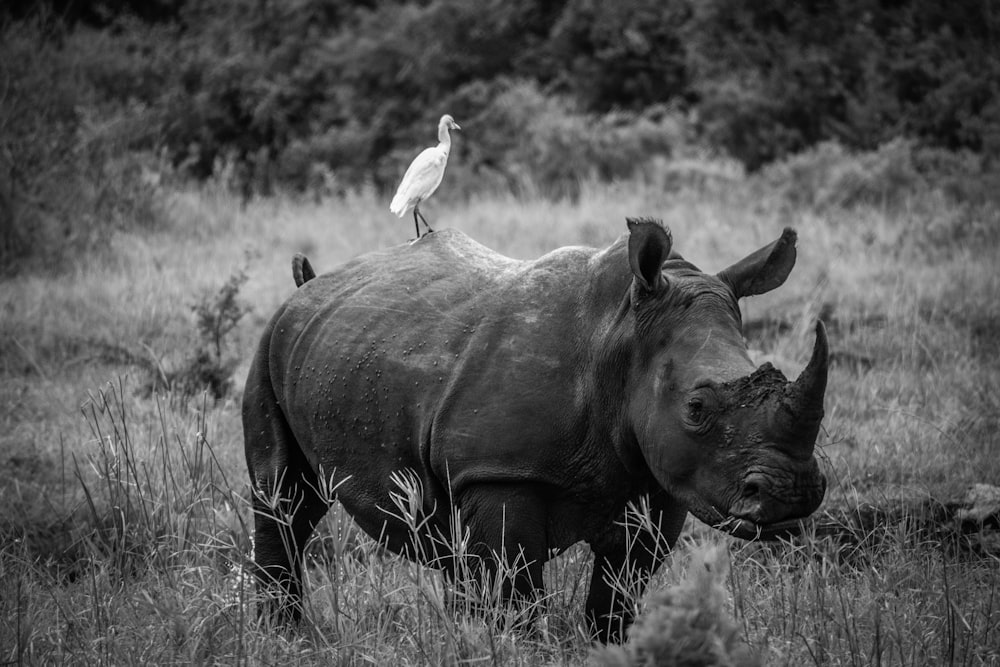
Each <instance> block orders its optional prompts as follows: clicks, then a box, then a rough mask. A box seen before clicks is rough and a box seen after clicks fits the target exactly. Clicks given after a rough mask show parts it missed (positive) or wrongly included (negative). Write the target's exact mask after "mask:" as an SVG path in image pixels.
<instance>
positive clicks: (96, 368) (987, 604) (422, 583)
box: [0, 172, 1000, 665]
mask: <svg viewBox="0 0 1000 667" xmlns="http://www.w3.org/2000/svg"><path fill="white" fill-rule="evenodd" d="M668 185H669V186H670V187H667V186H668ZM163 200H164V205H165V206H166V207H167V214H168V218H169V220H170V221H171V222H170V225H169V226H168V227H167V228H165V229H163V230H161V231H157V232H143V233H142V234H130V233H124V232H123V233H120V234H118V235H117V236H115V237H114V239H113V241H112V243H111V244H110V246H109V247H107V248H104V249H102V250H101V251H100V252H98V253H95V254H94V255H93V256H91V257H87V258H84V259H82V260H81V261H79V262H78V264H77V265H75V266H73V267H66V268H65V270H62V271H60V272H56V273H54V274H52V275H43V276H39V275H35V276H22V277H17V278H13V279H9V280H6V281H4V282H0V313H2V317H0V507H2V508H3V515H2V516H0V536H2V540H3V541H2V544H0V663H4V664H7V663H14V664H19V663H26V664H42V663H73V664H77V663H79V664H131V663H140V662H141V663H198V664H206V663H222V664H241V663H246V664H299V663H302V664H324V665H325V664H345V665H353V664H399V665H410V664H421V665H437V664H525V665H535V664H560V665H563V664H565V665H572V664H581V663H584V662H586V661H587V660H588V656H589V655H590V650H591V645H590V644H589V642H588V640H587V639H586V637H585V634H584V632H583V630H582V626H581V619H582V602H583V597H584V596H585V588H586V582H587V581H588V580H589V564H588V563H587V552H586V549H585V548H583V547H578V548H576V549H572V550H570V551H569V552H568V553H566V554H564V555H563V556H561V557H559V558H558V559H556V560H555V561H553V562H552V563H551V564H550V565H549V566H548V570H547V572H546V576H547V585H548V590H549V591H550V593H551V597H550V599H548V600H546V601H545V608H544V612H543V614H542V620H541V622H540V623H539V625H538V627H537V628H536V629H535V630H534V631H531V632H528V631H525V630H523V629H518V628H516V627H511V626H513V625H516V623H515V622H514V621H515V620H516V619H512V618H508V617H507V616H506V615H505V612H503V611H502V610H500V611H497V614H498V615H499V616H500V620H501V621H503V622H501V623H499V624H494V623H483V622H482V621H481V620H480V619H479V618H478V617H476V616H472V615H469V614H462V613H458V614H452V613H449V612H446V611H445V610H444V605H443V602H442V600H443V596H444V591H443V586H442V583H441V581H440V578H439V577H438V575H437V574H436V573H434V572H432V571H427V570H423V569H421V568H419V567H417V566H414V565H411V564H408V563H405V562H401V561H399V560H398V559H395V558H393V557H390V556H388V555H386V554H384V553H382V552H381V551H380V550H379V549H378V548H377V546H376V545H374V544H372V543H371V542H370V541H368V540H367V539H364V538H362V537H360V536H358V535H357V533H356V531H355V530H354V529H353V527H352V525H351V524H350V522H349V521H347V520H345V519H344V517H343V516H342V515H341V514H340V513H339V512H336V511H335V512H332V513H331V514H330V516H329V518H328V519H327V521H326V523H325V524H324V526H323V530H322V531H320V533H321V534H320V538H319V539H318V540H317V542H316V544H315V545H313V548H312V550H311V553H312V554H313V558H314V561H313V562H314V565H315V567H311V568H310V569H309V571H308V574H307V576H308V584H307V590H308V591H309V592H310V597H309V601H308V610H307V611H308V613H307V616H308V621H307V623H306V624H305V625H304V627H303V631H302V632H301V633H300V634H298V635H295V636H283V635H279V634H276V633H274V632H271V631H270V630H269V629H268V628H265V627H262V626H261V625H259V624H258V622H257V621H256V618H255V614H254V611H253V610H254V604H253V591H252V588H251V587H249V586H248V585H247V581H246V578H245V577H244V576H242V567H243V565H244V564H245V559H246V554H247V553H248V551H249V549H250V530H249V525H250V523H251V518H250V514H249V510H248V506H247V501H246V499H247V496H248V484H247V480H246V473H245V469H244V463H243V451H242V449H243V445H242V432H241V426H240V419H239V397H240V392H241V390H242V384H243V379H244V378H245V375H246V370H247V367H248V365H249V360H250V355H251V354H252V351H253V349H254V346H255V345H256V341H257V338H258V336H259V335H260V332H261V330H262V328H263V325H264V323H265V322H266V321H267V319H268V318H269V317H270V315H271V313H272V312H273V310H274V309H275V308H276V307H277V306H278V305H279V304H280V303H281V302H282V301H283V300H284V299H285V298H286V297H287V296H288V295H289V294H291V292H292V291H293V288H294V283H293V282H292V276H291V270H290V258H291V256H292V254H293V253H294V252H305V253H306V254H307V255H308V256H309V257H310V259H311V261H312V263H313V265H314V266H315V267H316V269H317V270H318V271H323V270H324V269H326V268H329V267H332V266H334V265H336V264H337V263H339V262H342V261H344V260H346V259H348V258H350V257H353V256H355V255H357V254H359V253H362V252H366V251H369V250H373V249H376V248H381V247H385V246H388V245H393V244H397V243H403V242H405V241H406V240H407V239H408V238H410V236H411V235H412V234H413V230H412V222H411V221H410V220H403V221H400V220H398V219H396V218H394V217H392V216H391V215H390V214H389V213H388V211H387V210H386V209H387V202H386V201H383V199H382V198H379V197H377V196H375V195H374V193H371V192H358V193H352V194H349V195H347V196H345V197H343V198H336V199H328V200H324V201H321V202H302V201H293V200H289V199H284V198H276V199H270V200H263V201H253V202H250V203H249V204H248V205H247V206H246V207H241V206H240V205H239V202H238V200H237V199H235V198H234V197H232V196H230V195H228V194H226V193H225V192H221V191H219V190H216V189H213V188H211V187H207V188H205V189H203V190H200V191H179V192H164V193H163ZM790 201H791V200H790V199H789V198H788V197H785V196H782V195H781V194H780V193H778V192H776V191H774V190H773V189H769V188H767V187H766V186H764V185H762V184H761V183H760V182H757V181H754V180H750V179H747V178H745V177H743V176H742V175H740V174H738V173H737V174H735V175H734V174H727V173H724V172H723V173H721V174H715V175H712V176H711V177H708V178H703V179H697V180H696V182H687V183H686V184H683V185H681V186H677V185H676V183H674V182H673V181H671V182H670V183H666V182H665V181H664V179H662V178H660V177H657V176H656V175H655V174H654V175H651V176H650V177H649V178H647V179H646V180H643V181H636V182H630V183H620V184H602V185H597V184H594V185H590V186H586V187H584V188H583V189H582V195H581V196H580V198H579V200H576V201H554V202H553V201H548V200H545V199H542V198H538V199H531V200H519V199H516V198H514V197H511V196H505V195H492V196H488V195H482V196H475V197H472V198H470V199H469V200H468V201H448V200H442V201H433V200H432V202H431V203H429V204H428V206H427V210H426V211H425V212H426V213H427V215H428V217H429V219H430V220H431V222H432V225H433V226H435V227H436V228H446V227H451V228H456V229H460V230H462V231H464V232H466V233H468V234H469V235H471V236H472V237H473V238H475V239H476V240H478V241H480V242H482V243H484V244H485V245H487V246H489V247H491V248H494V249H496V250H498V251H500V252H503V253H505V254H507V255H511V256H514V257H534V256H537V255H539V254H541V253H543V252H546V251H548V250H550V249H553V248H556V247H559V246H564V245H574V244H584V245H595V246H600V245H605V244H607V243H609V242H611V241H612V240H613V239H615V238H616V237H617V236H619V235H620V234H621V233H623V232H624V230H625V225H624V218H625V216H632V215H652V216H656V217H661V218H662V219H663V220H664V221H665V222H666V223H667V225H668V226H669V227H670V228H671V230H672V231H673V235H674V241H675V247H676V248H677V249H679V251H680V252H681V253H682V254H684V256H685V257H686V258H687V259H689V260H691V261H693V262H694V263H695V264H697V265H698V266H700V267H701V268H702V269H704V270H706V271H710V272H714V271H717V270H719V269H722V268H724V267H725V266H727V265H729V264H730V263H731V262H733V261H735V260H737V259H739V258H741V257H743V256H744V255H745V254H747V253H749V252H750V251H752V250H754V249H756V248H758V247H760V246H761V245H764V244H765V243H768V242H770V241H771V240H773V239H774V238H776V237H777V236H778V235H779V234H780V231H781V229H782V227H784V226H787V225H790V226H793V227H795V228H796V229H797V231H798V232H799V259H798V264H797V267H796V269H795V270H794V271H793V273H792V276H791V278H790V279H789V281H788V283H787V284H786V285H785V286H783V287H782V288H780V289H779V290H777V291H775V292H773V293H771V294H768V295H766V296H764V297H757V298H754V299H751V300H750V301H748V302H747V303H745V304H744V316H745V320H746V321H747V322H748V323H752V324H753V327H752V328H750V329H748V331H749V334H748V338H749V342H750V345H751V348H752V350H753V354H754V355H755V356H756V357H757V358H758V359H759V360H761V361H763V360H765V359H766V360H770V361H772V362H773V363H775V365H777V366H778V367H779V368H781V369H782V370H784V371H785V372H786V374H789V375H791V374H793V373H797V372H798V371H799V370H800V369H801V367H802V365H803V364H804V363H805V361H806V359H807V357H808V354H809V351H810V349H811V345H812V338H811V335H810V331H811V326H812V322H813V321H814V320H815V318H816V317H817V316H820V315H821V314H822V316H823V318H824V319H825V320H826V321H827V324H828V326H829V329H830V338H831V344H832V349H833V353H834V355H835V357H834V358H835V365H834V366H833V368H832V371H831V377H830V380H829V390H828V393H827V402H826V406H827V417H826V420H825V422H824V429H823V430H822V432H821V434H820V443H819V445H820V452H821V456H822V458H823V465H824V467H825V469H826V472H827V474H828V477H829V479H830V482H831V483H830V490H829V493H828V497H827V500H826V503H825V505H824V507H827V508H838V507H848V506H853V505H854V504H857V503H859V502H867V503H872V504H873V505H876V506H878V507H880V508H885V509H886V511H889V510H891V509H892V508H893V507H898V506H902V504H903V503H909V502H911V501H913V500H914V499H940V500H949V499H953V498H956V497H960V496H961V495H962V494H964V492H965V491H966V489H967V488H968V487H969V486H970V485H972V484H974V483H990V484H998V483H1000V455H998V452H1000V301H998V298H997V296H998V295H1000V269H998V268H997V258H998V257H1000V213H998V212H997V211H996V210H993V209H988V208H976V207H968V206H961V205H957V204H955V203H953V202H948V201H947V200H946V199H944V198H942V197H940V196H936V195H934V194H933V193H913V195H912V196H911V197H906V198H903V200H902V201H894V202H893V203H892V204H891V205H888V204H879V203H878V202H875V203H868V204H863V205H857V206H852V207H850V208H843V207H837V206H831V207H825V208H824V207H816V206H805V205H793V204H792V203H790ZM244 275H245V281H241V278H240V277H241V276H244ZM227 281H232V282H231V283H230V284H231V285H235V286H236V287H238V288H239V291H238V297H239V299H241V300H242V302H243V303H244V304H245V307H246V315H245V316H243V317H242V318H239V319H238V321H237V317H236V315H235V314H233V313H234V312H236V311H228V312H230V314H231V315H232V317H231V318H230V320H231V322H232V323H234V325H235V326H234V328H233V329H232V330H231V331H229V332H227V333H225V334H224V336H223V339H222V341H221V345H220V346H219V348H218V352H219V354H218V358H217V359H216V362H217V365H219V366H220V367H222V368H224V369H225V370H227V371H228V370H231V371H232V374H233V376H234V389H235V390H234V392H232V393H230V394H229V395H228V396H226V397H224V398H222V399H220V400H218V401H216V400H215V399H214V398H212V397H210V396H208V395H207V394H205V393H204V392H195V393H193V394H192V393H185V392H182V391H180V389H179V388H180V387H181V386H182V385H183V383H182V382H181V381H180V380H178V378H181V379H183V378H184V377H185V373H186V372H187V373H188V375H190V373H191V371H190V369H191V368H192V366H191V359H192V357H193V355H194V353H195V352H196V351H197V350H198V349H201V348H204V347H205V346H206V342H205V336H204V335H203V334H202V333H201V332H199V329H198V326H197V322H196V317H195V314H194V312H193V309H192V307H193V306H195V305H196V304H199V303H200V304H202V305H205V304H208V306H209V307H210V309H211V307H216V308H217V309H221V308H223V307H222V306H220V305H218V304H219V303H221V302H220V301H219V295H220V293H221V292H220V290H222V289H223V286H224V285H225V284H226V283H227ZM213 304H214V306H213ZM209 347H211V346H209ZM165 378H166V379H173V380H174V381H175V382H174V386H175V387H177V388H178V389H177V390H176V391H166V390H165V389H164V384H163V382H162V381H163V379H165ZM911 519H913V518H912V517H911ZM917 519H919V517H917ZM857 532H858V531H855V534H854V535H853V537H852V538H851V539H849V540H847V541H846V542H845V541H844V540H840V541H838V540H835V539H830V538H826V537H821V536H806V537H804V538H803V539H801V540H799V541H798V542H796V543H795V544H793V545H780V546H766V545H765V546H761V545H753V544H745V543H741V542H737V541H735V540H731V539H729V538H726V537H723V536H722V535H719V534H716V533H713V532H712V531H710V530H708V529H706V528H705V527H703V526H700V525H697V523H696V522H695V521H693V520H690V519H689V524H688V527H687V528H686V531H685V533H684V536H683V537H682V544H681V547H680V548H679V549H678V550H677V551H676V553H675V555H674V556H673V558H672V561H673V562H672V563H670V564H669V566H668V567H665V568H664V569H663V570H662V571H661V572H660V573H659V574H658V575H657V577H656V578H655V580H654V581H653V583H652V586H651V590H658V589H663V588H664V587H667V586H670V585H671V584H674V583H676V582H678V581H680V580H682V579H683V578H684V576H685V572H686V570H687V568H688V563H689V560H690V554H691V552H692V550H695V551H697V548H700V547H697V548H696V545H704V544H706V543H712V544H715V543H719V544H722V545H723V547H724V548H725V550H728V553H729V558H730V560H731V571H730V574H729V576H728V577H727V578H726V579H725V586H726V591H727V595H726V610H727V612H728V613H729V614H731V615H732V617H733V618H734V619H735V622H736V623H737V625H738V627H739V628H740V629H741V632H742V634H743V636H744V638H745V640H746V641H747V642H748V643H749V644H750V646H751V647H752V648H753V649H754V651H755V652H757V653H758V654H759V655H760V656H761V659H762V662H763V663H764V664H768V665H772V664H773V665H802V664H817V665H868V664H903V665H944V664H957V665H983V664H987V665H988V664H1000V649H998V648H997V647H1000V558H998V556H1000V549H997V548H996V546H997V545H996V544H993V545H992V548H991V545H990V544H988V543H987V542H986V541H985V537H984V535H985V533H983V534H973V535H970V536H967V537H965V538H962V537H959V536H955V535H951V534H950V533H949V532H948V531H945V530H929V529H928V528H927V526H926V525H925V523H922V522H921V521H919V520H916V519H913V520H906V521H890V520H884V521H875V522H874V524H873V525H866V526H864V527H863V530H862V531H861V532H862V533H863V534H860V535H858V534H857Z"/></svg>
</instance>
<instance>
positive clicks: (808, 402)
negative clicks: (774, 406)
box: [779, 320, 830, 456]
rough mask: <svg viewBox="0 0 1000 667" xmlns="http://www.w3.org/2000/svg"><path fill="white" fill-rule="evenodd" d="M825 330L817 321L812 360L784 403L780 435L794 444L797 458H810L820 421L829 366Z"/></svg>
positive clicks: (790, 388)
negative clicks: (781, 433)
mask: <svg viewBox="0 0 1000 667" xmlns="http://www.w3.org/2000/svg"><path fill="white" fill-rule="evenodd" d="M829 358H830V353H829V348H828V344H827V340H826V327H825V326H823V322H822V321H820V320H817V321H816V342H815V343H814V345H813V352H812V358H811V359H810V360H809V364H808V365H807V366H806V367H805V369H804V370H803V371H802V373H800V374H799V377H798V378H796V380H795V382H793V383H792V385H791V386H790V387H789V390H788V393H787V394H786V396H787V400H786V402H785V405H784V406H783V407H785V409H786V410H787V412H786V413H785V417H786V419H783V420H781V421H784V424H782V426H783V428H782V431H783V435H785V437H787V438H788V439H789V441H790V442H791V443H795V447H796V449H798V450H799V451H798V452H797V454H799V455H800V456H812V452H813V446H814V445H815V443H816V436H817V435H818V434H819V425H820V422H821V421H822V420H823V396H824V394H825V393H826V371H827V366H828V364H829ZM779 411H780V409H779Z"/></svg>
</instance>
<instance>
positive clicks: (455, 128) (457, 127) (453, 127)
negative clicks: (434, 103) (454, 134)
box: [451, 123, 462, 130]
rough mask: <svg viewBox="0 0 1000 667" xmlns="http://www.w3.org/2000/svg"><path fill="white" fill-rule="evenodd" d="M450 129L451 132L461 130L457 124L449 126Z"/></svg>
mask: <svg viewBox="0 0 1000 667" xmlns="http://www.w3.org/2000/svg"><path fill="white" fill-rule="evenodd" d="M451 129H453V130H461V129H462V126H461V125H459V124H458V123H455V124H454V125H452V126H451Z"/></svg>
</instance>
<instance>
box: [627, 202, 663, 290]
mask: <svg viewBox="0 0 1000 667" xmlns="http://www.w3.org/2000/svg"><path fill="white" fill-rule="evenodd" d="M625 222H626V223H627V224H628V231H629V235H628V263H629V266H631V267H632V273H633V274H635V279H636V280H637V281H638V282H639V285H640V286H641V287H642V288H643V289H645V290H648V291H651V292H655V291H659V290H660V289H662V288H663V286H664V285H665V284H666V281H665V280H664V279H663V272H662V271H661V269H662V267H663V261H664V260H665V259H666V258H667V255H669V254H670V246H671V245H672V244H673V240H672V239H671V237H670V231H669V230H668V229H667V228H666V227H664V226H663V223H662V222H660V221H659V220H653V219H651V218H625Z"/></svg>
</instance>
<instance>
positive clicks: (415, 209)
mask: <svg viewBox="0 0 1000 667" xmlns="http://www.w3.org/2000/svg"><path fill="white" fill-rule="evenodd" d="M417 216H420V221H421V222H422V223H424V227H426V228H427V231H428V232H433V231H434V230H433V229H431V226H430V225H428V224H427V218H425V217H424V214H423V213H421V212H420V207H418V206H414V207H413V218H414V222H416V218H417ZM417 236H420V231H419V229H418V231H417Z"/></svg>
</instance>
